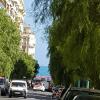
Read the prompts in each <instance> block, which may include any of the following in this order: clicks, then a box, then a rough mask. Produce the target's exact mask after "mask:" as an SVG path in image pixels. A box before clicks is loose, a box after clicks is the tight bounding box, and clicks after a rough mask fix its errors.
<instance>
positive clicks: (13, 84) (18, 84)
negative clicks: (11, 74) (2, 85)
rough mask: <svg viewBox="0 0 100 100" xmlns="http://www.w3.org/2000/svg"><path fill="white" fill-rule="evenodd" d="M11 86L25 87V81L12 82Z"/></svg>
mask: <svg viewBox="0 0 100 100" xmlns="http://www.w3.org/2000/svg"><path fill="white" fill-rule="evenodd" d="M12 86H15V87H25V83H22V82H12Z"/></svg>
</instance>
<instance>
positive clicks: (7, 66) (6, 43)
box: [0, 9, 20, 77]
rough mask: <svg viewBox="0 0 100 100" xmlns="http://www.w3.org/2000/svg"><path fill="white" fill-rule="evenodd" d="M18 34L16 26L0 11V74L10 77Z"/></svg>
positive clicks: (16, 52)
mask: <svg viewBox="0 0 100 100" xmlns="http://www.w3.org/2000/svg"><path fill="white" fill-rule="evenodd" d="M19 42H20V34H19V30H18V29H17V27H16V24H15V23H14V22H13V21H12V20H11V18H10V17H9V16H8V15H7V13H6V11H5V10H3V9H0V73H2V74H1V75H4V76H7V77H9V76H10V73H11V71H12V70H13V66H14V62H15V61H16V59H17V56H18V55H17V54H18V51H19Z"/></svg>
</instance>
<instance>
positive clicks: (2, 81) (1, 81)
mask: <svg viewBox="0 0 100 100" xmlns="http://www.w3.org/2000/svg"><path fill="white" fill-rule="evenodd" d="M8 88H9V81H8V79H6V78H5V77H0V91H1V96H5V95H7V93H8Z"/></svg>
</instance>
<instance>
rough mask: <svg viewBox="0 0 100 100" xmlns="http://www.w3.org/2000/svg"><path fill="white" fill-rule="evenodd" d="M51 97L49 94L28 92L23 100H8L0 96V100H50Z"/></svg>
mask: <svg viewBox="0 0 100 100" xmlns="http://www.w3.org/2000/svg"><path fill="white" fill-rule="evenodd" d="M51 95H52V93H50V92H41V91H33V90H30V91H29V93H28V97H27V99H24V97H12V98H9V97H8V96H0V100H52V98H51Z"/></svg>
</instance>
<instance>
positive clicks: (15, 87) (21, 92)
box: [9, 80, 28, 98]
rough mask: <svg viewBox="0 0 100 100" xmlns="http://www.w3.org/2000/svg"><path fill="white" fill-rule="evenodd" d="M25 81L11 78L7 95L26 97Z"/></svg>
mask: <svg viewBox="0 0 100 100" xmlns="http://www.w3.org/2000/svg"><path fill="white" fill-rule="evenodd" d="M27 92H28V90H27V82H26V81H24V80H12V81H11V83H10V87H9V97H10V98H11V97H12V96H15V95H17V96H23V97H24V98H27Z"/></svg>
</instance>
